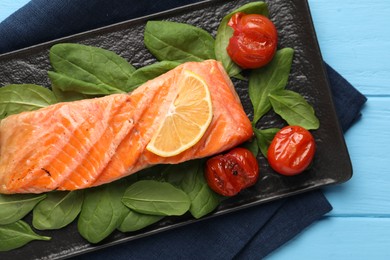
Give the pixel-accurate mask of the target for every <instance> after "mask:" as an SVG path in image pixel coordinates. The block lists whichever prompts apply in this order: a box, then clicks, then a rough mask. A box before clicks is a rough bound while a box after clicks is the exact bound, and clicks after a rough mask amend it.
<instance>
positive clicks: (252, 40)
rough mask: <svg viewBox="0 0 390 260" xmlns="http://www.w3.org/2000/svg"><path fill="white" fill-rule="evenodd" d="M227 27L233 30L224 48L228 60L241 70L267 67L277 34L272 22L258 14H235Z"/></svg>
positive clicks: (274, 50)
mask: <svg viewBox="0 0 390 260" xmlns="http://www.w3.org/2000/svg"><path fill="white" fill-rule="evenodd" d="M228 25H229V26H230V27H231V28H232V29H233V30H234V32H233V36H232V37H231V38H230V39H229V44H228V46H227V48H226V51H227V53H228V54H229V56H230V58H231V59H232V60H233V61H234V62H235V63H236V64H237V65H239V66H240V67H241V68H243V69H254V68H259V67H263V66H265V65H267V64H268V63H269V62H270V61H271V60H272V58H273V56H274V55H275V52H276V48H277V42H278V34H277V30H276V27H275V25H274V24H273V22H272V21H271V20H270V19H268V18H267V17H266V16H263V15H260V14H245V13H242V12H238V13H235V14H234V15H233V16H232V17H231V18H230V20H229V22H228Z"/></svg>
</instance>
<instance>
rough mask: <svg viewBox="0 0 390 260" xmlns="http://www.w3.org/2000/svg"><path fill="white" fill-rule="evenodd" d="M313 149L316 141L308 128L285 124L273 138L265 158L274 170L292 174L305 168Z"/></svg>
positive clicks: (312, 156) (308, 163) (310, 158)
mask: <svg viewBox="0 0 390 260" xmlns="http://www.w3.org/2000/svg"><path fill="white" fill-rule="evenodd" d="M315 151H316V143H315V140H314V137H313V135H312V134H311V133H310V132H309V131H308V130H306V129H305V128H303V127H300V126H286V127H284V128H282V129H281V130H280V131H279V132H278V133H276V135H275V137H274V138H273V140H272V142H271V144H270V146H269V148H268V154H267V159H268V162H269V165H270V166H271V168H272V169H274V170H275V171H276V172H278V173H280V174H282V175H286V176H293V175H297V174H300V173H302V172H303V171H304V170H305V169H307V167H308V166H309V165H310V164H311V162H312V160H313V158H314V154H315Z"/></svg>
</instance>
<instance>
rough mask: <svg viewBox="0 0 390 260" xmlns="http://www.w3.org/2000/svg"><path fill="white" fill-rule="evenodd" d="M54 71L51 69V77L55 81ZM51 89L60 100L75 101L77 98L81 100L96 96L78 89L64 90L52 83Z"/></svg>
mask: <svg viewBox="0 0 390 260" xmlns="http://www.w3.org/2000/svg"><path fill="white" fill-rule="evenodd" d="M52 73H53V72H51V71H49V73H48V74H49V77H54V78H52V79H51V80H52V82H54V81H55V77H56V76H54V75H53V74H52ZM51 90H52V91H53V93H54V95H55V97H56V98H57V100H58V102H69V101H75V100H81V99H88V98H92V97H94V96H88V95H86V94H82V93H80V92H78V91H67V90H66V91H62V90H61V89H60V88H58V87H57V85H54V84H52V86H51Z"/></svg>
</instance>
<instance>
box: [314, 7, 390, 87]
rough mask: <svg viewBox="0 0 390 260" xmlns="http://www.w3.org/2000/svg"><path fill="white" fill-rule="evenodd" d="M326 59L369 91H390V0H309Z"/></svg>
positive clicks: (357, 84)
mask: <svg viewBox="0 0 390 260" xmlns="http://www.w3.org/2000/svg"><path fill="white" fill-rule="evenodd" d="M309 4H310V9H311V13H312V16H313V21H314V24H315V28H316V31H317V36H318V40H319V43H320V48H321V52H322V55H323V57H324V60H325V61H327V62H328V63H329V64H330V65H331V66H333V67H334V68H335V69H336V70H337V71H339V72H340V73H341V74H342V75H343V76H344V77H346V78H347V79H348V80H349V81H350V82H351V83H352V84H353V85H355V86H356V87H358V89H359V90H360V91H362V92H363V93H365V94H368V95H380V94H385V95H389V94H390V88H388V87H387V88H384V87H383V86H390V77H389V75H390V51H388V50H389V48H390V33H388V31H389V28H390V15H389V14H390V1H383V0H376V1H369V2H367V1H362V0H355V1H353V0H343V1H339V0H328V1H323V0H321V1H319V0H309Z"/></svg>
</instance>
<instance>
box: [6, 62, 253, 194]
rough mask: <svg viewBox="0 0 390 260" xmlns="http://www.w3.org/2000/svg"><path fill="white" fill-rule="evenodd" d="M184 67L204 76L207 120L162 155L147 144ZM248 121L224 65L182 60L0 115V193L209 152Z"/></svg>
mask: <svg viewBox="0 0 390 260" xmlns="http://www.w3.org/2000/svg"><path fill="white" fill-rule="evenodd" d="M183 70H190V71H192V72H194V73H195V74H197V75H199V76H200V77H202V78H203V79H204V81H205V82H206V83H207V85H208V87H209V91H210V95H211V100H212V106H213V119H212V122H211V123H210V126H209V127H208V129H207V131H206V133H205V134H204V135H203V137H202V138H201V139H200V141H199V142H198V143H196V144H195V145H194V146H193V147H191V148H189V149H187V150H186V151H184V152H182V153H180V154H178V155H176V156H172V157H161V156H158V155H155V154H153V153H151V152H149V151H147V150H146V146H147V144H148V142H149V141H150V139H151V138H152V136H153V134H154V133H155V132H156V130H157V129H158V127H159V124H160V122H161V121H162V119H163V118H164V117H165V116H166V114H167V113H168V109H169V106H170V104H171V103H172V102H173V100H174V98H175V97H176V95H177V91H178V89H177V85H178V84H177V81H178V79H179V78H180V75H181V73H182V71H183ZM252 135H253V132H252V125H251V122H250V121H249V119H248V118H247V116H246V114H245V112H244V110H243V108H242V105H241V103H240V99H239V97H238V95H237V93H236V92H235V90H234V86H233V84H232V82H231V81H230V78H229V76H228V75H227V74H226V72H225V71H224V69H223V67H222V65H221V64H220V63H219V62H217V61H214V60H208V61H204V62H188V63H185V64H182V65H180V66H178V67H177V68H175V69H173V70H171V71H169V72H167V73H165V74H163V75H161V76H159V77H157V78H155V79H153V80H150V81H148V82H147V83H145V84H143V85H142V86H140V87H138V88H137V89H136V90H134V91H133V92H132V93H129V94H113V95H110V96H105V97H101V98H95V99H89V100H80V101H74V102H67V103H59V104H55V105H51V106H49V107H46V108H42V109H39V110H36V111H30V112H23V113H20V114H17V115H11V116H9V117H7V118H5V119H3V120H1V121H0V193H5V194H11V193H42V192H47V191H52V190H75V189H83V188H88V187H93V186H98V185H101V184H105V183H109V182H112V181H114V180H117V179H119V178H122V177H125V176H128V175H130V174H132V173H135V172H137V171H139V170H141V169H144V168H147V167H150V166H152V165H155V164H176V163H180V162H183V161H187V160H192V159H196V158H202V157H207V156H211V155H214V154H217V153H220V152H222V151H225V150H227V149H230V148H232V147H234V146H237V145H239V144H241V143H243V142H244V141H246V140H248V139H250V138H251V137H252Z"/></svg>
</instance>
